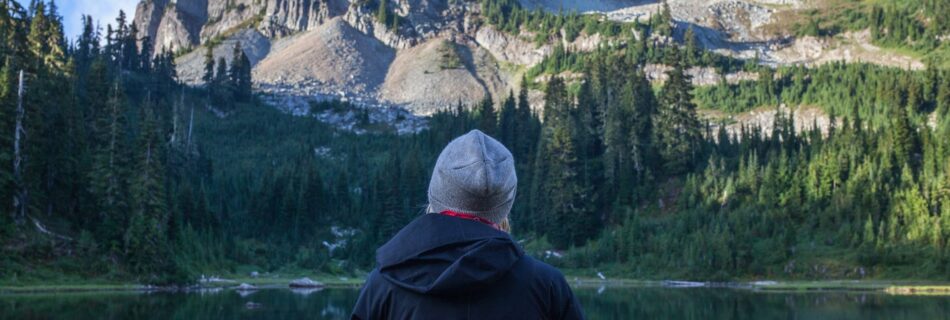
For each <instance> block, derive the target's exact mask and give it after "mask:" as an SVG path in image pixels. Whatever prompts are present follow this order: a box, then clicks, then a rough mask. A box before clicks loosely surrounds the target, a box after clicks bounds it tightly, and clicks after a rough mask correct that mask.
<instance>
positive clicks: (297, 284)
mask: <svg viewBox="0 0 950 320" xmlns="http://www.w3.org/2000/svg"><path fill="white" fill-rule="evenodd" d="M290 287H291V288H322V287H324V285H323V283H322V282H319V281H313V280H310V278H300V279H297V280H294V281H291V282H290Z"/></svg>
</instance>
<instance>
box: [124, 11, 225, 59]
mask: <svg viewBox="0 0 950 320" xmlns="http://www.w3.org/2000/svg"><path fill="white" fill-rule="evenodd" d="M211 1H217V0H211ZM207 6H208V0H178V1H174V0H142V1H141V2H139V4H138V6H137V7H136V11H135V20H134V22H135V24H136V25H137V26H140V30H143V31H144V32H145V34H144V36H147V37H148V38H149V39H151V40H152V41H153V45H154V47H155V48H156V50H155V52H156V54H157V53H160V52H161V50H162V49H166V50H170V51H181V50H187V49H190V48H193V47H195V46H197V45H198V44H199V42H198V40H199V39H198V34H199V33H200V32H201V27H202V26H203V25H204V24H205V22H206V20H207V19H208V13H207Z"/></svg>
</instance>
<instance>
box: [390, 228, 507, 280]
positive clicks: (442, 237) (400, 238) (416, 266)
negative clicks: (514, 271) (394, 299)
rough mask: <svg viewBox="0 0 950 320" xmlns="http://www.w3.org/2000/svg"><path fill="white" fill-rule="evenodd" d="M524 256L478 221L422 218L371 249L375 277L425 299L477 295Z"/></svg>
mask: <svg viewBox="0 0 950 320" xmlns="http://www.w3.org/2000/svg"><path fill="white" fill-rule="evenodd" d="M523 254H524V252H523V251H522V250H521V248H520V247H519V246H518V245H517V244H515V243H514V241H512V239H511V236H510V235H508V234H507V233H505V232H502V231H500V230H497V229H495V228H492V227H490V226H488V225H485V224H483V223H480V222H476V221H471V220H466V219H460V218H455V217H449V216H444V215H441V214H426V215H422V216H420V217H418V218H416V219H415V220H413V221H412V222H411V223H409V225H407V226H406V227H405V228H403V229H402V230H400V231H399V233H397V234H396V235H395V236H394V237H393V238H392V239H391V240H389V242H387V243H386V244H385V245H383V246H382V247H380V248H379V250H377V251H376V262H377V263H378V264H379V273H380V275H382V276H383V278H385V279H386V280H388V281H389V282H391V283H393V284H394V285H396V286H399V287H402V288H404V289H406V290H409V291H412V292H416V293H420V294H428V295H455V294H465V293H470V292H473V291H477V290H479V289H481V288H484V287H486V286H487V285H490V284H492V283H494V282H495V281H497V280H498V279H500V278H501V277H503V276H504V275H505V274H506V273H508V271H509V270H510V269H511V268H512V267H513V266H514V265H515V263H516V262H518V260H519V259H521V256H522V255H523Z"/></svg>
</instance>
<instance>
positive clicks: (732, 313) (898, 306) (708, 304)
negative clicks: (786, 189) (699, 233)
mask: <svg viewBox="0 0 950 320" xmlns="http://www.w3.org/2000/svg"><path fill="white" fill-rule="evenodd" d="M597 291H598V290H597V289H596V288H592V289H580V290H577V295H578V298H579V299H580V301H581V304H582V306H583V308H584V311H585V313H586V314H587V315H588V316H589V317H590V318H591V319H658V318H666V319H827V318H834V319H942V318H945V317H946V315H947V314H950V298H947V297H920V296H918V297H907V296H891V295H885V294H879V293H842V292H836V293H829V292H824V293H814V292H812V293H765V292H754V291H748V290H733V289H704V288H698V289H696V288H694V289H667V288H642V289H622V288H607V289H606V290H604V291H603V292H602V293H600V294H598V293H597Z"/></svg>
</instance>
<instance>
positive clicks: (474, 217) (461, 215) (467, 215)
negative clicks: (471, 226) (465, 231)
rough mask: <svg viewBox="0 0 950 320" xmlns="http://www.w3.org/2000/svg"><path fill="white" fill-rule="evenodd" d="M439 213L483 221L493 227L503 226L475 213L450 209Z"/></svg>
mask: <svg viewBox="0 0 950 320" xmlns="http://www.w3.org/2000/svg"><path fill="white" fill-rule="evenodd" d="M439 214H441V215H443V216H449V217H456V218H462V219H465V220H472V221H477V222H481V223H484V224H487V225H489V226H491V227H492V228H495V229H498V230H501V228H499V227H498V224H496V223H494V222H491V220H488V219H485V218H482V217H479V216H476V215H473V214H468V213H460V212H455V211H449V210H446V211H442V212H440V213H439Z"/></svg>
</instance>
